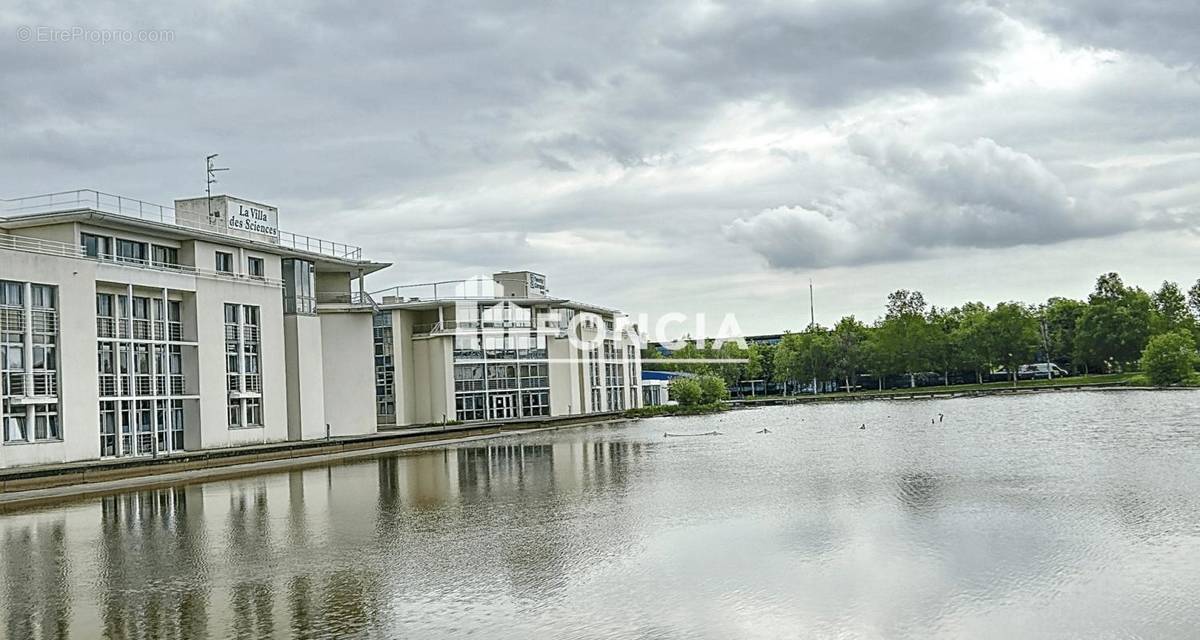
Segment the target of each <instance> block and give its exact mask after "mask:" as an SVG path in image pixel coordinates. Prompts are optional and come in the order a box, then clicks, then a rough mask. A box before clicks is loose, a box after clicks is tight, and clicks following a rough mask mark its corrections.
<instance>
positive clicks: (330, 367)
mask: <svg viewBox="0 0 1200 640" xmlns="http://www.w3.org/2000/svg"><path fill="white" fill-rule="evenodd" d="M319 317H320V320H321V347H322V364H323V368H324V376H323V377H324V383H325V384H324V386H325V422H327V423H328V424H329V427H330V434H331V435H335V436H344V435H355V434H362V433H374V432H375V430H376V418H375V342H374V338H373V337H372V326H371V313H369V312H345V313H334V312H330V313H324V312H323V313H321V315H320V316H319Z"/></svg>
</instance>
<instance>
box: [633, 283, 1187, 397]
mask: <svg viewBox="0 0 1200 640" xmlns="http://www.w3.org/2000/svg"><path fill="white" fill-rule="evenodd" d="M1197 341H1200V280H1197V281H1196V283H1195V284H1193V285H1192V286H1191V288H1190V289H1188V290H1187V291H1186V292H1185V291H1184V290H1183V289H1182V288H1181V287H1180V286H1179V285H1178V284H1176V283H1174V282H1169V281H1168V282H1163V283H1162V286H1161V287H1159V288H1158V289H1157V290H1155V291H1153V292H1147V291H1144V290H1142V289H1141V288H1138V287H1134V286H1129V285H1126V284H1125V283H1124V282H1123V281H1122V280H1121V277H1120V276H1119V275H1118V274H1116V273H1106V274H1104V275H1101V276H1100V277H1099V278H1097V280H1096V286H1095V289H1094V290H1093V291H1092V293H1091V294H1090V295H1089V296H1088V297H1087V299H1086V300H1074V299H1070V298H1062V297H1054V298H1050V299H1049V300H1047V301H1045V302H1044V303H1040V304H1027V303H1024V302H1001V303H999V304H996V305H995V306H988V305H987V304H984V303H982V302H967V303H964V304H962V305H960V306H956V307H951V308H943V307H938V306H930V305H927V304H926V302H925V298H924V296H923V295H922V294H921V292H920V291H909V290H904V289H902V290H899V291H895V292H893V293H891V294H890V295H888V298H887V303H886V305H885V308H884V314H883V316H882V317H880V318H878V319H877V320H875V321H874V322H872V323H870V324H867V323H864V322H862V321H860V320H858V319H857V318H855V317H854V316H846V317H843V318H842V319H841V320H839V321H838V322H837V324H835V325H834V326H832V327H825V326H821V325H819V324H815V325H810V326H808V327H806V328H805V329H804V330H803V331H800V332H796V333H785V334H783V336H782V337H781V339H780V341H779V343H778V344H777V345H756V344H751V345H748V346H747V347H745V348H742V347H740V346H739V345H738V344H737V343H736V342H724V343H723V344H721V345H719V347H718V348H714V347H717V345H716V344H715V343H712V342H707V343H705V347H704V348H698V347H697V346H696V345H695V344H694V343H688V345H687V346H685V347H684V348H683V349H679V350H676V351H673V352H670V354H669V356H668V358H669V359H720V360H736V359H741V360H744V362H739V363H730V362H714V363H711V364H710V363H703V362H701V363H690V364H685V363H680V364H673V363H670V362H667V363H661V364H660V365H658V366H657V368H659V369H668V370H678V371H689V372H693V373H697V374H702V375H713V376H718V377H720V378H722V379H723V380H724V381H725V382H726V384H728V385H730V386H735V385H738V384H739V383H741V382H743V381H750V380H763V381H766V380H770V381H774V382H777V383H793V384H796V385H804V384H810V383H812V382H813V381H816V382H818V383H819V384H820V385H821V386H822V387H825V388H831V387H839V388H843V389H846V390H852V389H854V388H856V387H861V386H872V387H874V386H878V387H879V388H883V387H884V385H885V381H893V382H894V381H896V380H900V381H902V382H901V384H903V383H907V386H917V384H918V381H919V380H920V381H922V382H925V381H927V380H928V379H929V378H930V377H931V376H933V377H936V378H937V380H938V381H939V383H941V384H950V383H951V380H952V379H953V380H955V381H958V382H984V381H985V380H987V379H989V378H991V377H993V376H995V375H997V372H998V371H1003V372H1004V374H1005V375H1006V376H1009V377H1011V379H1013V380H1015V379H1016V376H1017V370H1018V369H1019V367H1020V366H1021V365H1024V364H1030V363H1045V362H1053V363H1054V364H1056V365H1058V366H1059V367H1061V368H1063V369H1064V370H1066V371H1069V372H1071V373H1074V374H1088V373H1111V372H1128V371H1138V370H1143V369H1144V370H1145V371H1146V372H1147V373H1148V374H1149V375H1151V376H1152V377H1153V378H1154V380H1155V381H1156V382H1160V383H1167V382H1178V381H1180V380H1179V379H1176V378H1179V377H1180V376H1183V377H1184V378H1186V377H1188V376H1190V375H1192V371H1193V370H1194V367H1195V362H1196V357H1195V351H1196V347H1195V345H1196V343H1197ZM1152 343H1154V348H1152V349H1150V350H1149V351H1148V352H1147V347H1148V346H1150V345H1151V344H1152ZM648 355H652V356H653V357H661V355H660V354H658V353H654V354H648ZM1170 358H1173V360H1171V364H1169V365H1168V364H1161V362H1160V361H1162V360H1165V359H1170ZM1160 365H1161V366H1160ZM647 368H651V366H647ZM1165 371H1174V372H1175V373H1169V374H1167V373H1162V372H1165ZM1180 372H1182V373H1180Z"/></svg>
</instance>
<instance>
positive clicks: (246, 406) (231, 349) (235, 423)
mask: <svg viewBox="0 0 1200 640" xmlns="http://www.w3.org/2000/svg"><path fill="white" fill-rule="evenodd" d="M259 314H260V310H259V308H258V307H256V306H253V305H248V304H247V305H239V304H233V303H227V304H226V305H225V378H226V388H227V390H228V391H229V392H231V395H233V396H235V397H232V398H230V399H229V403H228V410H229V428H230V429H236V428H241V427H261V426H262V424H263V412H262V411H263V410H262V397H261V396H260V395H257V394H261V393H262V371H261V363H260V360H259V358H260V342H259V341H260V336H259V331H258V323H259Z"/></svg>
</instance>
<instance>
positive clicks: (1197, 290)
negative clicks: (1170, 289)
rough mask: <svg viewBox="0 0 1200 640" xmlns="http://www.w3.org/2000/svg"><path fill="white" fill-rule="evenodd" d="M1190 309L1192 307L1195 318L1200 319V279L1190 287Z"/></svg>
mask: <svg viewBox="0 0 1200 640" xmlns="http://www.w3.org/2000/svg"><path fill="white" fill-rule="evenodd" d="M1188 309H1191V311H1192V317H1193V318H1196V319H1197V320H1200V279H1198V280H1196V284H1193V285H1192V287H1191V288H1190V289H1188Z"/></svg>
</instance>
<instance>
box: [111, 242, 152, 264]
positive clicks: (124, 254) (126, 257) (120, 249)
mask: <svg viewBox="0 0 1200 640" xmlns="http://www.w3.org/2000/svg"><path fill="white" fill-rule="evenodd" d="M146 258H147V256H146V243H145V242H135V241H133V240H125V239H122V238H117V260H120V261H122V262H139V263H144V262H146Z"/></svg>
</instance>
